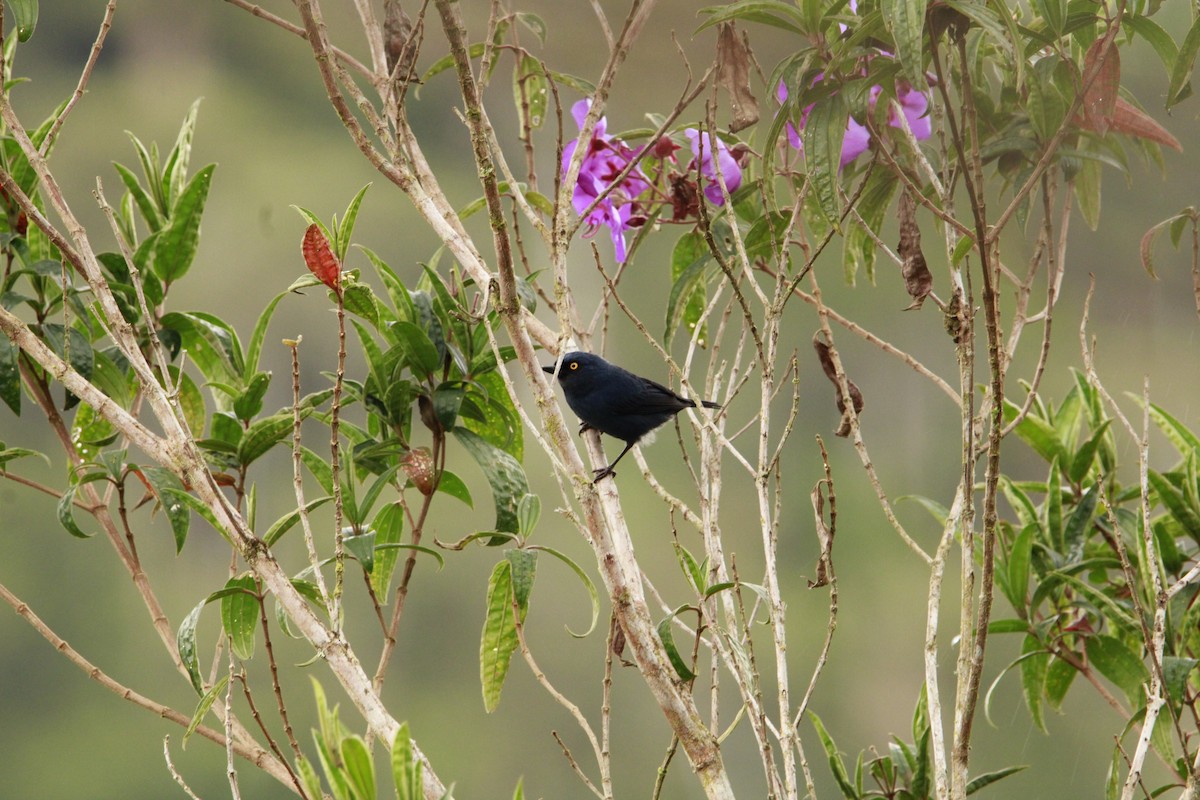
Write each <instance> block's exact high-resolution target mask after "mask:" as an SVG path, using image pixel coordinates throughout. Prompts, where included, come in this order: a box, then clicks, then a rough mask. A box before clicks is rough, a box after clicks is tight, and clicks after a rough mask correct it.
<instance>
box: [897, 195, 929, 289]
mask: <svg viewBox="0 0 1200 800" xmlns="http://www.w3.org/2000/svg"><path fill="white" fill-rule="evenodd" d="M899 217H900V245H899V247H898V248H897V251H898V253H899V255H900V258H901V262H902V263H901V265H900V271H901V273H902V274H903V275H904V288H905V290H906V291H907V292H908V295H909V297H911V298H912V299H913V301H912V305H910V306H909V307H908V309H905V310H909V309H914V308H918V309H919V308H920V307H921V304H922V303H924V302H925V298H926V297H928V296H929V293H930V292H931V291H932V290H933V275H932V274H931V273H930V272H929V265H928V264H926V263H925V254H924V253H923V252H922V251H921V228H920V227H919V226H918V225H917V203H916V200H914V199H913V196H912V195H911V194H910V193H909V192H908V191H907V190H906V191H905V192H904V193H903V194H901V195H900V210H899Z"/></svg>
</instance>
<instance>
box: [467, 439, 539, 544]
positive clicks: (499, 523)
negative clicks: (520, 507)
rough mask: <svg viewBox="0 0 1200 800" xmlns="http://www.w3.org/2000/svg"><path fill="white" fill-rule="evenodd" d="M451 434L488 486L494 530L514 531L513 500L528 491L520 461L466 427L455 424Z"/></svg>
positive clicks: (514, 512)
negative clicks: (494, 519) (494, 512)
mask: <svg viewBox="0 0 1200 800" xmlns="http://www.w3.org/2000/svg"><path fill="white" fill-rule="evenodd" d="M454 435H455V437H456V438H457V439H458V441H459V442H460V443H461V444H462V445H463V447H465V448H466V449H467V452H469V453H470V454H471V457H472V458H474V459H475V461H476V462H477V463H478V464H479V466H480V468H481V469H482V470H483V473H484V475H486V476H487V479H488V483H489V484H490V485H491V487H492V498H493V500H494V501H495V504H496V524H495V526H494V527H495V530H498V531H504V532H507V533H517V532H518V528H519V523H518V520H517V504H518V503H520V501H521V498H522V497H524V496H525V495H526V494H528V493H529V482H528V481H527V480H526V478H525V470H523V469H522V468H521V464H520V462H518V461H517V460H516V459H515V458H513V457H512V456H511V455H509V454H508V453H506V452H504V451H503V450H501V449H499V448H498V447H496V446H494V445H492V444H491V443H490V442H487V441H486V440H484V439H483V438H481V437H480V436H478V435H477V434H475V433H472V432H471V431H469V430H467V429H466V428H455V429H454ZM492 544H499V542H498V541H493V542H492Z"/></svg>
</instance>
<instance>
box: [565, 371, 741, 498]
mask: <svg viewBox="0 0 1200 800" xmlns="http://www.w3.org/2000/svg"><path fill="white" fill-rule="evenodd" d="M542 371H543V372H548V373H550V374H551V375H553V374H554V367H553V366H550V367H542ZM558 382H559V383H560V384H562V388H563V394H564V395H566V397H567V405H569V406H570V407H571V410H572V411H574V412H575V414H576V416H578V417H579V419H581V420H583V424H581V425H580V426H579V432H580V433H583V432H584V431H586V430H591V429H595V430H598V431H600V432H601V433H607V434H608V435H609V436H612V437H614V438H616V439H620V440H622V441H623V442H625V449H624V450H622V451H621V455H619V456H617V457H616V459H615V460H614V461H613V462H612V463H611V464H609V465H608V466H607V467H604V468H603V469H598V470H594V472H595V474H596V477H595V479H594V480H593V481H592V482H593V483H595V482H596V481H599V480H600V479H601V478H605V477H608V476H609V475H616V474H617V473H616V472H614V471H613V467H615V466H616V465H617V461H620V460H621V458H622V457H623V456H624V455H625V454H626V453H628V452H629V450H630V448H632V447H633V446H634V445H635V444H637V443H638V441H639V440H640V439H641V438H642V437H643V436H645V435H646V434H647V433H649V432H650V431H652V430H654V429H655V428H657V427H658V426H659V425H662V424H663V423H664V422H666V421H668V420H669V419H671V417H673V416H675V415H676V414H678V413H679V412H680V411H682V410H683V409H685V408H695V407H696V403H695V402H694V401H692V400H688V399H687V398H686V397H680V396H679V395H677V394H675V393H674V392H672V391H671V390H670V389H668V388H667V387H665V386H663V385H662V384H661V383H655V382H654V381H652V380H650V379H649V378H643V377H641V376H640V375H634V374H633V373H632V372H630V371H629V370H625V369H621V368H620V367H618V366H616V365H615V364H610V363H608V362H607V361H605V360H604V359H603V358H601V357H600V356H597V355H592V354H591V353H581V352H576V353H569V354H567V355H565V356H563V359H562V366H561V368H560V369H559V371H558ZM701 405H703V406H704V407H705V408H720V407H721V406H720V405H719V404H718V403H714V402H712V401H711V400H702V401H701Z"/></svg>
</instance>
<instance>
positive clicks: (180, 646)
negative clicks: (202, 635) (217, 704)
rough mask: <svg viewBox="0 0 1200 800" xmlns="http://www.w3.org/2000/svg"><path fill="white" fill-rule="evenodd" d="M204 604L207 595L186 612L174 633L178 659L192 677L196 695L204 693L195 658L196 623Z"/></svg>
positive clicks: (197, 662) (198, 666) (198, 664)
mask: <svg viewBox="0 0 1200 800" xmlns="http://www.w3.org/2000/svg"><path fill="white" fill-rule="evenodd" d="M206 605H208V598H207V597H206V598H204V599H203V600H201V601H200V602H199V603H197V604H196V607H195V608H193V609H192V610H191V611H190V612H188V615H187V616H186V617H184V618H183V622H181V623H179V630H178V631H176V633H175V647H176V649H177V650H179V660H180V661H182V662H183V666H184V668H186V669H187V673H188V677H189V678H191V679H192V686H193V687H194V688H195V689H196V694H198V695H203V694H204V681H203V679H202V678H201V677H200V663H199V661H198V660H197V658H196V624H197V623H198V622H199V621H200V612H201V611H203V610H204V607H205V606H206Z"/></svg>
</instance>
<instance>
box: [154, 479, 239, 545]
mask: <svg viewBox="0 0 1200 800" xmlns="http://www.w3.org/2000/svg"><path fill="white" fill-rule="evenodd" d="M163 493H164V494H166V495H168V496H170V497H173V498H175V499H176V500H178V501H179V502H181V503H183V504H184V505H186V506H188V507H189V508H191V509H192V510H193V511H195V512H196V513H197V514H199V515H200V516H201V517H203V518H204V521H205V522H207V523H208V524H209V525H211V526H212V527H213V530H215V531H216V532H217V533H219V534H221V535H222V536H223V537H225V541H227V542H230V543H231V544H232V541H231V540H230V538H229V534H228V532H226V530H225V527H224V526H223V525H221V523H219V522H217V516H216V515H215V514H214V513H213V511H212V509H211V508H209V507H208V506H207V505H205V504H204V502H203V501H201V500H200V499H199V498H196V497H193V496H192V495H190V494H188V493H187V492H185V491H182V490H180V489H173V488H171V487H170V486H164V487H163ZM162 501H163V503H164V504H165V503H168V502H170V501H169V500H167V498H165V497H164V498H162Z"/></svg>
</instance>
